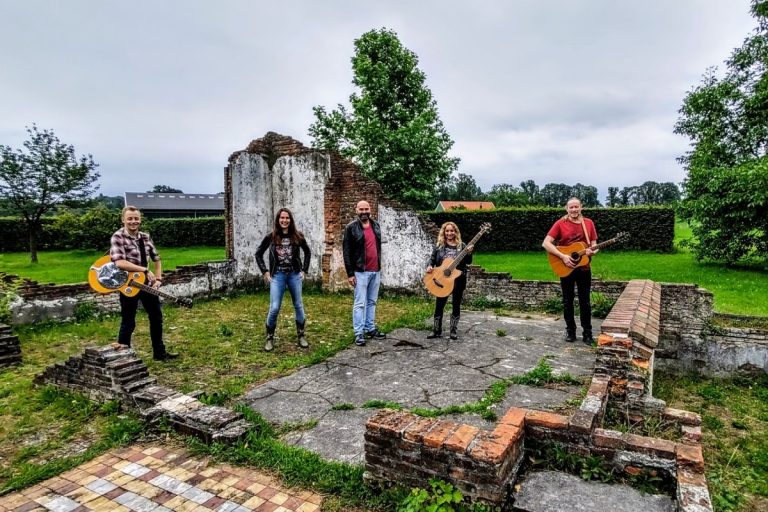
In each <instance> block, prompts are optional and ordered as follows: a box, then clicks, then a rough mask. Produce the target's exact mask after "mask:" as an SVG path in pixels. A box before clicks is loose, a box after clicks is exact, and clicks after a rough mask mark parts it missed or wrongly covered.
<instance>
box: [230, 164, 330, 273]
mask: <svg viewBox="0 0 768 512" xmlns="http://www.w3.org/2000/svg"><path fill="white" fill-rule="evenodd" d="M229 175H230V179H231V190H232V203H231V204H232V230H233V238H232V245H233V247H232V248H233V255H232V256H233V257H234V259H235V260H237V275H238V278H240V279H245V280H248V279H252V278H255V277H256V276H258V275H260V272H259V267H258V265H257V264H256V249H257V248H258V246H259V244H260V243H261V241H262V239H263V238H264V237H265V236H266V235H267V234H268V233H270V232H271V231H272V226H273V224H274V220H275V213H276V212H277V210H278V209H280V208H288V209H290V210H291V212H292V213H293V216H294V220H295V221H296V227H297V228H298V229H299V230H300V231H302V232H303V233H304V235H305V237H306V239H307V243H308V244H309V248H310V251H312V257H311V260H310V265H309V272H308V276H307V277H308V278H310V279H315V280H319V279H320V278H321V268H320V265H321V261H322V255H323V251H324V249H325V247H324V243H323V236H324V231H325V227H324V223H323V218H324V208H323V193H324V190H325V186H326V184H327V182H328V178H329V175H330V164H329V161H328V158H327V157H326V156H324V155H322V154H321V153H317V152H313V153H307V154H301V155H296V156H291V155H287V156H282V157H279V158H277V159H276V161H275V162H274V163H273V165H272V167H271V168H270V166H269V162H268V160H267V158H266V157H265V156H264V155H259V154H252V153H248V152H242V153H239V154H238V155H237V156H236V157H235V158H234V159H233V161H232V162H231V163H230V173H229ZM264 261H265V263H267V264H269V260H268V255H266V254H265V255H264Z"/></svg>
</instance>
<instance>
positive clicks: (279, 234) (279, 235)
mask: <svg viewBox="0 0 768 512" xmlns="http://www.w3.org/2000/svg"><path fill="white" fill-rule="evenodd" d="M283 212H285V213H287V214H288V218H289V219H290V220H291V223H290V224H289V225H288V237H289V238H290V239H291V244H292V245H300V244H301V242H302V241H303V240H304V235H303V234H302V232H301V231H299V230H298V229H296V223H295V222H294V221H293V214H292V213H291V210H289V209H288V208H280V209H279V210H277V214H276V215H275V225H274V227H272V243H273V244H275V245H280V244H281V243H282V242H283V228H282V227H281V226H280V214H281V213H283Z"/></svg>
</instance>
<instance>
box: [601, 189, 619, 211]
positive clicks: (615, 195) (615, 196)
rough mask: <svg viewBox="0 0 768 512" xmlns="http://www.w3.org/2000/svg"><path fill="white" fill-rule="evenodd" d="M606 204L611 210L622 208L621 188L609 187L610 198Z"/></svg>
mask: <svg viewBox="0 0 768 512" xmlns="http://www.w3.org/2000/svg"><path fill="white" fill-rule="evenodd" d="M605 204H606V206H608V207H609V208H616V207H617V206H621V203H620V202H619V187H608V196H607V197H606V198H605Z"/></svg>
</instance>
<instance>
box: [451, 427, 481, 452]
mask: <svg viewBox="0 0 768 512" xmlns="http://www.w3.org/2000/svg"><path fill="white" fill-rule="evenodd" d="M478 432H480V429H479V428H477V427H473V426H471V425H461V426H460V427H459V428H457V429H456V430H455V431H454V432H453V434H451V435H450V436H449V437H448V438H447V439H446V440H445V443H444V446H445V448H446V449H448V450H451V451H452V452H458V453H464V452H466V451H467V448H468V447H469V445H470V444H471V443H472V441H473V440H474V439H475V436H476V435H477V433H478Z"/></svg>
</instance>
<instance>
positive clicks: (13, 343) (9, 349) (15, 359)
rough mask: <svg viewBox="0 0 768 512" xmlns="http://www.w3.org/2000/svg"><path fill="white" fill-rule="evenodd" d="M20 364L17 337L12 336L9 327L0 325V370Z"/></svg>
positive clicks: (19, 349) (19, 348)
mask: <svg viewBox="0 0 768 512" xmlns="http://www.w3.org/2000/svg"><path fill="white" fill-rule="evenodd" d="M15 364H21V347H20V346H19V337H18V336H16V335H14V334H13V330H11V326H10V325H5V324H0V368H7V367H8V366H13V365H15Z"/></svg>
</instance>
